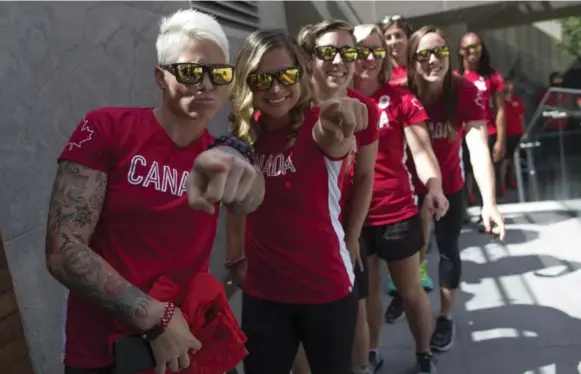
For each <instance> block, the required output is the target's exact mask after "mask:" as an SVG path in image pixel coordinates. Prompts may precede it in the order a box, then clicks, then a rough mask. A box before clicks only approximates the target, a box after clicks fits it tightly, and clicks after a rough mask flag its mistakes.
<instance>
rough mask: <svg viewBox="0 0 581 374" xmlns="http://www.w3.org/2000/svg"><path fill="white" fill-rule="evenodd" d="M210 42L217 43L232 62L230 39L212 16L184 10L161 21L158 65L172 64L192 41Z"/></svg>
mask: <svg viewBox="0 0 581 374" xmlns="http://www.w3.org/2000/svg"><path fill="white" fill-rule="evenodd" d="M192 39H194V40H208V41H211V42H213V43H215V44H216V45H217V46H218V47H219V48H220V50H221V51H222V53H223V54H224V57H225V58H226V61H230V52H229V45H228V38H227V37H226V34H224V30H223V29H222V26H220V24H219V23H218V21H216V19H215V18H214V17H212V16H209V15H207V14H205V13H202V12H199V11H197V10H194V9H182V10H178V11H177V12H175V13H173V14H172V15H170V16H168V17H164V18H162V20H161V25H160V28H159V35H158V36H157V42H156V43H155V48H156V50H157V63H158V64H160V65H164V64H172V63H175V62H177V59H178V57H179V55H180V53H182V51H183V49H184V46H185V45H186V43H187V42H189V41H190V40H192Z"/></svg>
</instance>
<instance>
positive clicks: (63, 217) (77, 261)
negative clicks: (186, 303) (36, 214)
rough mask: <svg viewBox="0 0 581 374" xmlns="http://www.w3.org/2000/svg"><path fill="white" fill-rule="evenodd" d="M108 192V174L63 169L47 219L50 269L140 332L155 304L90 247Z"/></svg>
mask: <svg viewBox="0 0 581 374" xmlns="http://www.w3.org/2000/svg"><path fill="white" fill-rule="evenodd" d="M106 191H107V174H106V173H103V172H99V171H96V170H92V169H89V168H87V167H84V166H81V165H78V164H76V163H73V162H68V161H62V162H61V163H60V164H59V168H58V171H57V176H56V179H55V182H54V185H53V189H52V194H51V199H50V207H49V215H48V225H47V234H46V259H47V264H48V268H49V271H50V272H51V274H52V275H53V276H54V277H55V278H56V279H57V280H58V281H60V282H61V283H62V284H63V285H64V286H66V287H68V288H69V289H70V290H72V291H73V292H77V293H78V294H79V295H81V296H83V297H85V298H86V299H88V300H90V301H91V302H93V303H95V304H96V305H99V306H101V307H104V308H106V309H108V310H110V311H112V312H113V313H115V314H116V315H118V316H119V317H120V318H122V319H124V320H125V321H127V322H129V323H131V324H133V325H136V326H137V327H141V326H139V324H140V322H141V321H142V320H144V319H145V318H146V316H147V310H148V306H149V304H150V303H151V302H152V301H153V300H152V299H151V298H150V297H149V296H148V295H147V294H145V293H144V292H142V291H141V290H140V289H139V288H137V287H135V286H133V285H132V284H130V283H129V282H128V281H126V280H125V279H123V277H121V276H120V275H119V273H118V272H117V271H115V269H113V267H112V266H111V265H109V264H108V263H107V262H106V261H105V260H104V259H103V258H102V257H101V256H99V254H97V253H96V252H94V251H93V250H91V249H90V248H89V246H88V245H89V241H90V239H91V236H92V234H93V231H94V229H95V227H96V225H97V222H98V221H99V216H100V214H101V209H102V208H103V203H104V201H105V195H106Z"/></svg>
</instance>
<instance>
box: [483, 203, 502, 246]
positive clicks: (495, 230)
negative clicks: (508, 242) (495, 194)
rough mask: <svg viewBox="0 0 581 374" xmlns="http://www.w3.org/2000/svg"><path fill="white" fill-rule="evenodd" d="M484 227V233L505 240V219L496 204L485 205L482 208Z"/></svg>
mask: <svg viewBox="0 0 581 374" xmlns="http://www.w3.org/2000/svg"><path fill="white" fill-rule="evenodd" d="M482 225H483V226H484V231H486V232H487V233H489V234H492V235H493V236H495V237H497V238H498V239H500V240H504V236H505V235H506V227H505V226H504V219H502V215H501V214H500V212H499V211H498V207H497V206H496V204H485V205H484V206H482Z"/></svg>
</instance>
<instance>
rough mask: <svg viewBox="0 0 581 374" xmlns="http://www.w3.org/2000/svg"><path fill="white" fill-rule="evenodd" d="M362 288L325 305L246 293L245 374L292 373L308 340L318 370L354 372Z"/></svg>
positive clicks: (323, 372)
mask: <svg viewBox="0 0 581 374" xmlns="http://www.w3.org/2000/svg"><path fill="white" fill-rule="evenodd" d="M357 310H358V301H357V292H356V291H353V292H351V293H350V294H349V295H348V296H346V297H344V298H343V299H340V300H338V301H334V302H331V303H325V304H313V305H307V304H304V305H299V304H283V303H277V302H273V301H267V300H262V299H258V298H256V297H252V296H250V295H248V294H244V295H243V299H242V330H243V331H244V333H245V334H246V336H247V337H248V341H247V342H246V348H247V349H248V352H249V354H248V356H247V357H246V359H245V360H244V373H245V374H288V373H289V372H290V371H291V369H292V366H293V362H294V360H295V356H296V354H297V349H298V346H299V343H303V347H304V348H305V353H306V354H307V359H308V361H309V366H310V369H311V373H312V374H330V373H332V374H349V373H350V370H351V348H352V347H353V339H354V335H355V324H356V323H357Z"/></svg>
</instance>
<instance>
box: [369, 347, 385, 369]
mask: <svg viewBox="0 0 581 374" xmlns="http://www.w3.org/2000/svg"><path fill="white" fill-rule="evenodd" d="M382 366H383V357H381V354H380V353H379V352H378V351H369V372H370V373H371V374H375V373H377V372H378V371H379V369H381V367H382Z"/></svg>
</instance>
